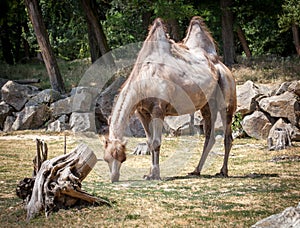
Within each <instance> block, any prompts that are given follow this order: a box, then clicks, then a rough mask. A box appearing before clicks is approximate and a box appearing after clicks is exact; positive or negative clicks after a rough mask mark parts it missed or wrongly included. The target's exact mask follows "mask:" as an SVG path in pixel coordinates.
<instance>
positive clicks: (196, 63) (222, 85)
mask: <svg viewBox="0 0 300 228" xmlns="http://www.w3.org/2000/svg"><path fill="white" fill-rule="evenodd" d="M235 109H236V92H235V82H234V79H233V76H232V74H231V72H230V70H229V69H228V68H227V67H226V66H225V65H223V64H222V63H221V61H220V60H219V59H218V56H217V52H216V46H215V42H214V40H213V38H212V36H211V34H210V33H209V31H208V29H207V28H206V26H205V24H204V23H203V20H202V19H201V18H200V17H194V18H193V19H192V20H191V22H190V25H189V28H188V30H187V35H186V37H185V39H184V40H183V42H182V43H180V44H177V43H175V42H174V41H172V40H171V39H169V38H168V36H167V34H166V32H165V27H164V24H163V21H162V20H161V19H159V18H157V19H155V20H154V22H153V25H152V26H151V27H150V29H149V33H148V36H147V38H146V40H145V42H144V43H143V46H142V48H141V50H140V52H139V55H138V57H137V60H136V63H135V65H134V67H133V70H132V72H131V74H130V76H129V78H128V79H127V81H126V82H125V83H124V85H123V87H122V90H121V92H120V94H119V96H118V98H117V101H116V103H115V105H114V108H113V111H112V114H111V119H110V124H109V136H108V138H107V140H106V142H105V154H104V160H105V161H106V162H107V163H108V165H109V168H110V172H111V181H112V182H115V181H118V180H119V176H120V167H121V164H122V163H123V162H124V161H125V160H126V154H125V145H126V143H125V141H124V131H125V127H126V125H127V122H128V120H129V118H130V116H131V115H132V114H133V113H134V112H135V113H136V114H137V115H138V117H139V119H140V121H141V123H142V125H143V127H144V130H145V133H146V137H147V144H148V147H149V149H150V152H151V156H152V166H151V169H150V173H149V174H148V175H145V176H144V178H145V179H147V180H159V179H160V167H159V153H160V146H161V141H162V130H163V120H164V117H165V116H177V115H183V114H188V113H194V112H195V111H196V110H200V111H201V113H202V115H203V118H204V120H205V121H204V122H205V126H204V127H205V143H204V149H203V153H202V156H201V159H200V161H199V164H198V166H197V167H196V168H195V170H194V171H193V172H192V173H191V174H192V175H200V172H201V169H202V168H203V165H204V162H205V160H206V158H207V155H208V153H209V151H210V150H211V148H212V146H213V144H214V142H215V141H214V140H215V136H214V123H215V120H216V115H217V112H218V111H219V112H220V113H221V117H222V121H223V125H224V128H225V135H224V146H225V156H224V164H223V166H222V168H221V171H220V173H219V174H220V175H222V176H225V177H226V176H228V168H227V165H228V157H229V152H230V149H231V145H232V132H231V122H232V116H233V114H234V112H235Z"/></svg>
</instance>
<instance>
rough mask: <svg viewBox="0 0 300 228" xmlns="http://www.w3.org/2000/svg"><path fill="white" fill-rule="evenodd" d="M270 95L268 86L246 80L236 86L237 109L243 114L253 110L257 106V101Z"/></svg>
mask: <svg viewBox="0 0 300 228" xmlns="http://www.w3.org/2000/svg"><path fill="white" fill-rule="evenodd" d="M269 95H270V88H268V87H267V86H264V85H257V84H255V83H254V82H252V81H247V82H245V83H244V84H243V85H240V86H237V110H236V112H239V113H241V114H242V116H245V115H247V114H250V113H252V112H254V111H255V110H256V108H257V101H258V100H259V99H260V98H262V97H266V96H269Z"/></svg>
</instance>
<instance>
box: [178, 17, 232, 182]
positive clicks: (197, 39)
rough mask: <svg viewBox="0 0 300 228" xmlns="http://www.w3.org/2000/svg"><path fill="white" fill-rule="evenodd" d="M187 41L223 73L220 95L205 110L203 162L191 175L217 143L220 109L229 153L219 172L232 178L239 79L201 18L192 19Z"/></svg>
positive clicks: (191, 49)
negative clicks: (233, 118)
mask: <svg viewBox="0 0 300 228" xmlns="http://www.w3.org/2000/svg"><path fill="white" fill-rule="evenodd" d="M183 44H184V45H186V47H187V48H188V49H189V50H190V51H191V52H192V53H193V54H194V55H196V56H199V58H202V56H203V52H205V53H206V54H207V56H208V58H209V59H210V61H211V62H212V63H213V65H214V67H215V68H216V70H217V72H218V75H219V81H218V88H217V90H216V94H215V95H216V97H214V98H213V99H212V101H211V102H210V103H209V104H207V105H206V106H204V107H203V108H202V109H201V113H202V115H203V118H204V129H205V143H204V148H203V152H202V156H201V159H200V161H199V164H198V166H197V167H196V168H195V170H194V171H193V172H192V173H190V174H193V175H200V172H201V170H202V168H203V165H204V162H205V160H206V158H207V156H208V153H209V151H210V150H211V148H212V146H213V145H214V143H215V133H214V123H215V121H216V117H217V112H218V111H219V112H220V115H221V119H222V123H223V127H224V148H225V155H224V161H223V166H222V168H221V171H220V173H219V174H218V175H221V176H224V177H228V158H229V153H230V150H231V147H232V141H233V138H232V129H231V124H232V117H233V115H234V113H235V111H236V105H237V100H236V84H235V79H234V77H233V75H232V73H231V71H230V70H229V69H228V68H227V67H226V66H225V65H224V64H223V63H222V62H221V61H220V59H219V57H218V54H217V48H216V43H215V41H214V39H213V38H212V36H211V34H210V32H209V30H208V28H207V27H206V25H205V23H204V21H203V19H202V18H201V17H199V16H195V17H193V18H192V20H191V21H190V24H189V27H188V29H187V35H186V37H185V38H184V39H183ZM209 106H210V107H209Z"/></svg>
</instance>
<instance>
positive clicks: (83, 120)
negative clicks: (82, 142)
mask: <svg viewBox="0 0 300 228" xmlns="http://www.w3.org/2000/svg"><path fill="white" fill-rule="evenodd" d="M69 124H70V127H71V129H72V131H73V132H86V131H91V132H96V125H95V113H94V112H87V113H81V112H73V113H72V114H71V116H70V122H69Z"/></svg>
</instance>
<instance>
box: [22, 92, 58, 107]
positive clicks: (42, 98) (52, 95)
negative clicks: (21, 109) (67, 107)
mask: <svg viewBox="0 0 300 228" xmlns="http://www.w3.org/2000/svg"><path fill="white" fill-rule="evenodd" d="M59 99H61V94H60V93H59V92H58V91H56V90H53V89H45V90H43V91H41V92H39V93H38V94H36V95H35V96H33V97H31V98H30V99H29V100H28V102H27V103H26V106H33V105H39V104H51V103H53V102H55V101H57V100H59Z"/></svg>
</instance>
